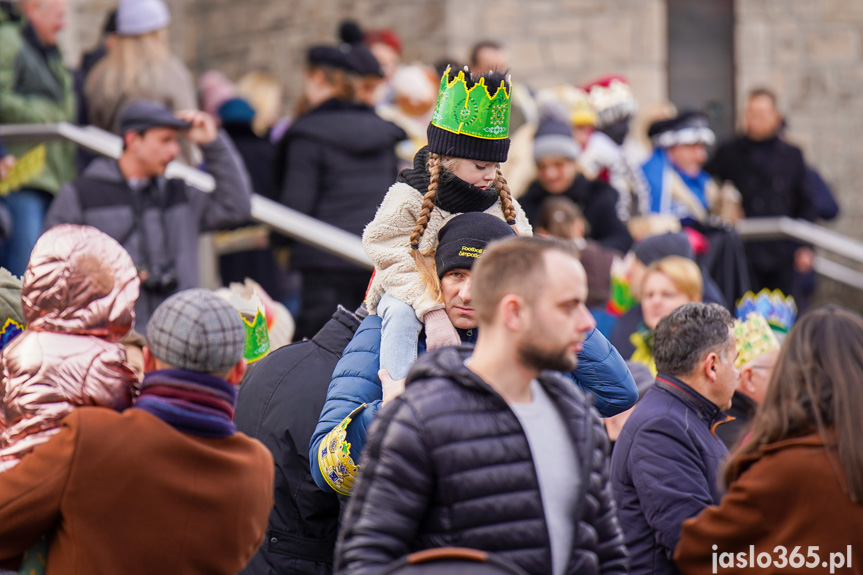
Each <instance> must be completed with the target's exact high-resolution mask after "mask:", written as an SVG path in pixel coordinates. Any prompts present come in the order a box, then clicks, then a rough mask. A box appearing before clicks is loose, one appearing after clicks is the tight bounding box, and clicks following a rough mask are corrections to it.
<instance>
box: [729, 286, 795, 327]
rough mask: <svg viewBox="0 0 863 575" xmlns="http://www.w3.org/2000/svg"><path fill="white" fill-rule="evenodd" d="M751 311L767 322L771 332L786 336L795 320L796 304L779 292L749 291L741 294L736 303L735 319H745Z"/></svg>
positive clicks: (765, 290) (766, 290)
mask: <svg viewBox="0 0 863 575" xmlns="http://www.w3.org/2000/svg"><path fill="white" fill-rule="evenodd" d="M753 311H757V312H759V313H760V314H761V315H763V316H764V319H766V320H767V323H768V324H769V325H770V327H771V328H772V329H773V331H775V332H778V333H779V334H786V333H788V330H789V329H791V326H792V325H794V320H796V319H797V303H796V302H795V301H794V298H793V297H792V296H790V295H789V296H786V295H785V294H783V293H782V292H781V291H780V290H773V291H770V290H768V289H767V288H765V289H762V290H761V291H760V292H758V294H757V295H756V294H754V293H752V292H751V291H748V292H746V293H745V294H743V297H742V298H740V300H738V302H737V317H738V318H739V319H745V318H746V317H748V316H749V314H750V313H752V312H753Z"/></svg>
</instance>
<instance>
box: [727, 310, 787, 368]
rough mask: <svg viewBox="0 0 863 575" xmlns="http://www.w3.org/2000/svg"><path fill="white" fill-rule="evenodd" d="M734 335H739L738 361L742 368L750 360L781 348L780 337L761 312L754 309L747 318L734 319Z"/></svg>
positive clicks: (737, 363) (739, 366) (737, 366)
mask: <svg viewBox="0 0 863 575" xmlns="http://www.w3.org/2000/svg"><path fill="white" fill-rule="evenodd" d="M734 335H735V336H736V337H737V361H736V362H735V364H734V367H736V368H737V369H740V368H741V367H743V366H744V365H746V364H747V363H749V362H750V361H753V360H755V359H758V358H759V357H761V356H762V355H764V354H766V353H770V352H771V351H774V350H777V349H779V339H778V338H777V337H776V334H775V333H774V332H773V329H771V328H770V324H769V323H767V319H765V317H764V316H763V315H761V313H759V312H757V311H752V312H750V313H749V315H747V316H746V319H745V320H740V319H737V320H734Z"/></svg>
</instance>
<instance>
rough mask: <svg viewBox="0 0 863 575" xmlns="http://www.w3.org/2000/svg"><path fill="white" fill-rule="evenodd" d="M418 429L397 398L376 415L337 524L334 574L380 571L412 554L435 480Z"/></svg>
mask: <svg viewBox="0 0 863 575" xmlns="http://www.w3.org/2000/svg"><path fill="white" fill-rule="evenodd" d="M420 425H421V424H420V423H419V422H418V418H417V415H416V413H415V412H414V410H413V409H412V407H411V405H410V404H409V403H408V402H407V401H406V400H404V399H403V398H401V397H400V398H397V399H395V400H394V401H393V403H392V404H390V405H387V406H386V408H384V409H383V410H382V411H381V414H380V417H379V418H378V421H376V422H375V425H374V426H373V427H372V429H371V433H370V434H369V444H368V446H367V450H366V455H365V456H364V457H363V466H364V467H363V472H362V474H360V478H359V481H358V482H357V484H356V488H355V496H354V497H351V500H350V503H349V504H348V508H347V511H346V513H345V517H344V520H343V521H342V529H341V531H340V533H339V541H338V543H337V544H336V553H335V558H334V567H335V571H336V572H338V573H343V574H344V575H367V574H368V575H370V574H372V573H380V571H381V569H382V568H383V567H384V566H386V565H387V564H389V563H391V562H392V561H394V560H396V559H398V558H399V557H402V556H403V555H406V554H408V553H409V552H410V551H411V549H410V547H409V544H410V542H411V541H414V540H415V539H416V535H417V532H418V531H419V529H420V522H421V521H422V517H423V514H424V512H425V511H426V509H428V505H429V501H430V499H431V497H432V493H433V490H434V481H435V480H434V472H433V469H432V462H431V457H430V455H429V451H428V450H427V449H426V448H425V447H424V445H423V440H422V437H423V433H422V431H421V429H420ZM383 446H386V450H383V449H382V447H383Z"/></svg>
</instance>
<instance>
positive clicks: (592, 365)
mask: <svg viewBox="0 0 863 575" xmlns="http://www.w3.org/2000/svg"><path fill="white" fill-rule="evenodd" d="M570 377H572V379H573V380H574V381H575V383H576V384H577V385H578V386H579V387H580V388H581V389H582V390H584V391H586V392H588V393H591V394H593V397H594V405H595V407H596V410H597V411H599V414H600V415H601V416H602V417H611V416H613V415H617V414H618V413H621V412H623V411H626V410H627V409H629V408H630V407H632V406H633V405H635V402H636V401H638V389H637V388H636V387H635V380H634V379H633V378H632V374H631V373H629V368H628V367H626V362H625V361H624V360H623V358H622V357H621V356H620V354H619V353H618V352H617V350H616V349H615V348H614V346H613V345H611V344H610V343H609V342H608V340H607V339H605V336H604V335H602V334H601V333H600V332H599V330H598V329H594V330H593V331H591V332H590V334H589V335H588V336H587V338H586V339H585V340H584V348H583V350H582V351H581V353H579V354H578V366H577V367H576V368H575V371H573V372H572V374H570Z"/></svg>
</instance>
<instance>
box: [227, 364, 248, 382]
mask: <svg viewBox="0 0 863 575" xmlns="http://www.w3.org/2000/svg"><path fill="white" fill-rule="evenodd" d="M247 367H248V364H247V363H246V360H245V358H243V359H241V360H240V361H239V362H238V363H237V365H235V366H234V367H232V368H231V370H230V371H229V372H228V375H226V376H225V381H227V382H228V383H230V384H231V385H240V382H241V381H243V376H244V375H246V368H247Z"/></svg>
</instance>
